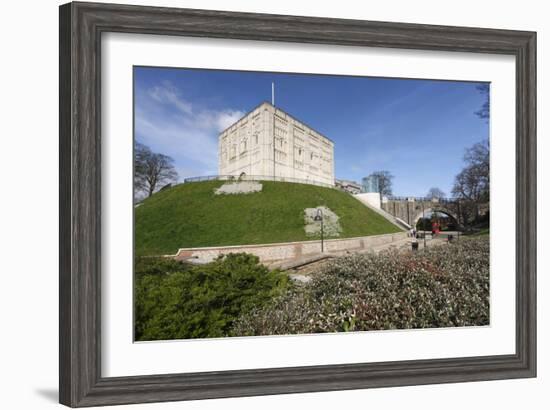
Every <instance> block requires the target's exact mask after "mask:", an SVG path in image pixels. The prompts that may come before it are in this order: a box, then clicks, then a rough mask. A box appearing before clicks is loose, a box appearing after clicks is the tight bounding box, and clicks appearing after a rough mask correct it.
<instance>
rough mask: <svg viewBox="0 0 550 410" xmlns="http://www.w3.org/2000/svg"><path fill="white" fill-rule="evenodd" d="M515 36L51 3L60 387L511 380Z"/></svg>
mask: <svg viewBox="0 0 550 410" xmlns="http://www.w3.org/2000/svg"><path fill="white" fill-rule="evenodd" d="M535 41H536V34H535V33H533V32H520V31H508V30H493V29H481V28H463V27H445V26H429V25H415V24H403V23H382V22H371V21H357V20H340V19H326V18H313V17H296V16H280V15H263V14H250V13H232V12H218V11H206V10H189V9H170V8H157V7H144V6H127V5H124V6H123V5H107V4H94V3H69V4H66V5H63V6H61V7H60V402H61V403H63V404H66V405H68V406H72V407H80V406H93V405H111V404H126V403H140V402H155V401H170V400H193V399H202V398H219V397H236V396H250V395H265V394H281V393H299V392H311V391H327V390H343V389H361V388H371V387H388V386H404V385H413V384H429V383H448V382H463V381H478V380H496V379H504V378H524V377H535V375H536V320H535V318H536V312H535V307H536V300H535V296H536V291H535V290H536V289H535V286H536V280H535V268H536V266H535V259H536V258H535V256H536V255H535V252H536V250H535V249H536V246H535V245H536V220H535V217H536V212H535V211H536V173H535V170H536V138H535V137H536V129H535V127H536V107H535V101H536V73H535V67H536V60H535V58H536V57H535V49H536V45H535Z"/></svg>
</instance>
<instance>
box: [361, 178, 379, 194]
mask: <svg viewBox="0 0 550 410" xmlns="http://www.w3.org/2000/svg"><path fill="white" fill-rule="evenodd" d="M362 184H363V192H380V184H379V178H378V176H377V175H369V176H368V177H364V178H363V180H362Z"/></svg>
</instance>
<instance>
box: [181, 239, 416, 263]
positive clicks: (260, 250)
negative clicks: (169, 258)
mask: <svg viewBox="0 0 550 410" xmlns="http://www.w3.org/2000/svg"><path fill="white" fill-rule="evenodd" d="M406 237H407V234H406V233H405V232H399V233H392V234H385V235H375V236H363V237H359V238H345V239H327V240H325V241H324V242H325V243H324V247H325V253H330V254H335V255H343V254H345V253H346V252H365V251H368V250H371V249H374V248H375V247H378V246H381V245H386V244H390V243H392V242H395V241H399V240H401V239H404V238H406ZM240 252H245V253H251V254H253V255H256V256H257V257H259V258H260V262H262V263H274V262H282V261H286V260H292V259H297V258H301V257H307V256H313V255H317V254H319V253H321V241H320V240H316V241H304V242H286V243H271V244H262V245H237V246H213V247H206V248H181V249H179V250H178V252H177V253H176V255H173V257H174V258H175V259H177V260H190V261H192V262H195V263H208V262H212V261H213V260H214V259H215V258H217V257H218V256H220V255H225V254H228V253H240Z"/></svg>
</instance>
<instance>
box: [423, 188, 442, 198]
mask: <svg viewBox="0 0 550 410" xmlns="http://www.w3.org/2000/svg"><path fill="white" fill-rule="evenodd" d="M426 197H427V198H429V199H440V198H445V192H443V191H442V190H441V189H439V188H438V187H432V188H430V190H429V191H428V194H427V195H426Z"/></svg>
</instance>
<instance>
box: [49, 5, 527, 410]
mask: <svg viewBox="0 0 550 410" xmlns="http://www.w3.org/2000/svg"><path fill="white" fill-rule="evenodd" d="M107 32H124V33H142V34H157V35H172V36H173V35H176V36H196V37H212V38H230V39H246V40H263V41H283V42H295V43H316V44H331V45H353V46H368V47H386V48H399V49H415V50H436V51H461V52H472V53H493V54H508V55H512V56H515V59H516V115H517V117H516V124H517V125H516V175H517V180H516V192H517V194H516V197H517V200H516V210H517V213H516V218H515V223H516V226H518V227H521V229H518V234H517V238H516V252H517V257H516V260H517V264H516V352H515V354H509V355H495V356H480V357H468V358H449V359H433V360H411V361H396V362H378V363H356V364H343V365H323V366H308V367H290V368H273V369H258V370H236V371H216V372H202V373H183V374H167V375H143V376H132V377H115V378H105V377H102V376H101V363H100V357H101V343H100V341H101V334H100V329H101V326H100V319H101V315H100V311H101V306H100V295H101V281H100V278H101V272H100V269H101V229H100V228H101V212H100V207H101V149H100V147H101V132H100V130H101V127H100V124H101V115H100V113H101V103H100V90H101V88H100V82H101V78H100V74H101V70H100V67H101V65H100V64H101V41H100V40H101V35H102V34H103V33H107ZM59 63H60V77H59V78H60V117H59V121H60V181H59V182H60V198H59V199H60V255H59V258H60V275H59V291H60V300H59V303H60V306H59V307H60V309H59V315H60V316H59V320H60V331H59V341H60V378H59V388H60V396H59V397H60V402H61V403H62V404H65V405H68V406H71V407H81V406H98V405H114V404H126V403H144V402H158V401H172V400H193V399H205V398H220V397H238V396H252V395H267V394H281V393H300V392H313V391H329V390H343V389H363V388H371V387H389V386H405V385H421V384H430V383H451V382H465V381H480V380H497V379H511V378H526V377H535V375H536V278H535V271H536V33H533V32H525V31H508V30H493V29H480V28H465V27H445V26H432V25H418V24H402V23H384V22H371V21H358V20H342V19H330V18H314V17H295V16H282V15H266V14H249V13H233V12H219V11H207V10H189V9H171V8H158V7H144V6H128V5H113V4H94V3H69V4H65V5H63V6H61V7H60V60H59Z"/></svg>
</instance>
